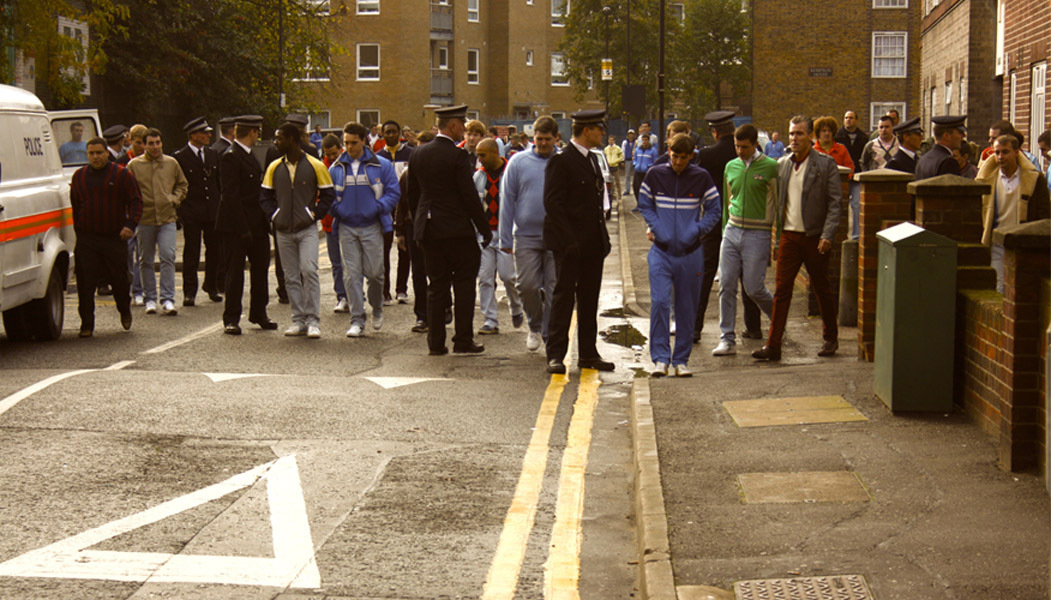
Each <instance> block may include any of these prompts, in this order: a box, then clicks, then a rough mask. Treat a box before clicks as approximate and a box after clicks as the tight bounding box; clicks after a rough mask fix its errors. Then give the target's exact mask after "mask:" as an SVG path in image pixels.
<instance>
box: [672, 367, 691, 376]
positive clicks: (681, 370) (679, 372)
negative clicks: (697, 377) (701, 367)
mask: <svg viewBox="0 0 1051 600" xmlns="http://www.w3.org/2000/svg"><path fill="white" fill-rule="evenodd" d="M675 376H676V377H693V373H691V372H690V370H689V369H687V368H686V365H675Z"/></svg>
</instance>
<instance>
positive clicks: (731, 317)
mask: <svg viewBox="0 0 1051 600" xmlns="http://www.w3.org/2000/svg"><path fill="white" fill-rule="evenodd" d="M769 260H770V230H768V229H767V230H762V229H742V228H740V227H736V226H734V225H727V226H726V229H724V230H723V242H722V246H721V247H720V249H719V331H720V332H721V334H722V335H721V336H720V339H721V340H722V341H724V342H728V343H730V344H733V343H735V342H736V340H737V337H736V335H735V334H734V326H735V325H736V324H737V287H738V285H737V281H738V280H741V281H742V282H743V283H744V291H745V293H746V294H748V297H750V298H751V299H752V300H753V301H755V303H756V304H757V305H758V306H759V309H760V310H762V311H763V312H764V313H765V314H766V316H767V317H769V316H770V315H771V314H772V313H773V310H774V296H773V295H772V294H771V293H770V290H768V289H766V285H765V284H764V280H765V279H766V266H767V264H768V263H769Z"/></svg>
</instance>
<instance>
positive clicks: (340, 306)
mask: <svg viewBox="0 0 1051 600" xmlns="http://www.w3.org/2000/svg"><path fill="white" fill-rule="evenodd" d="M332 312H338V313H348V312H350V305H349V304H347V299H346V298H340V299H339V302H337V303H336V308H334V309H332Z"/></svg>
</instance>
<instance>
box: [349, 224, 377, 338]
mask: <svg viewBox="0 0 1051 600" xmlns="http://www.w3.org/2000/svg"><path fill="white" fill-rule="evenodd" d="M339 251H340V253H341V254H342V258H343V285H344V286H345V287H346V290H347V292H348V293H347V299H348V300H349V301H350V322H351V323H357V324H359V325H361V326H364V325H365V281H364V280H365V279H368V301H369V304H370V305H371V306H372V318H374V319H375V318H376V317H377V316H382V315H383V226H382V225H380V224H379V222H377V223H375V224H373V225H369V226H368V227H351V226H349V225H340V226H339Z"/></svg>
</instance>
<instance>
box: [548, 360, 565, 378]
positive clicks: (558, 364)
mask: <svg viewBox="0 0 1051 600" xmlns="http://www.w3.org/2000/svg"><path fill="white" fill-rule="evenodd" d="M547 372H548V373H557V374H559V375H565V374H566V365H565V363H563V362H562V361H561V360H559V359H557V358H552V359H551V360H549V361H547Z"/></svg>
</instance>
